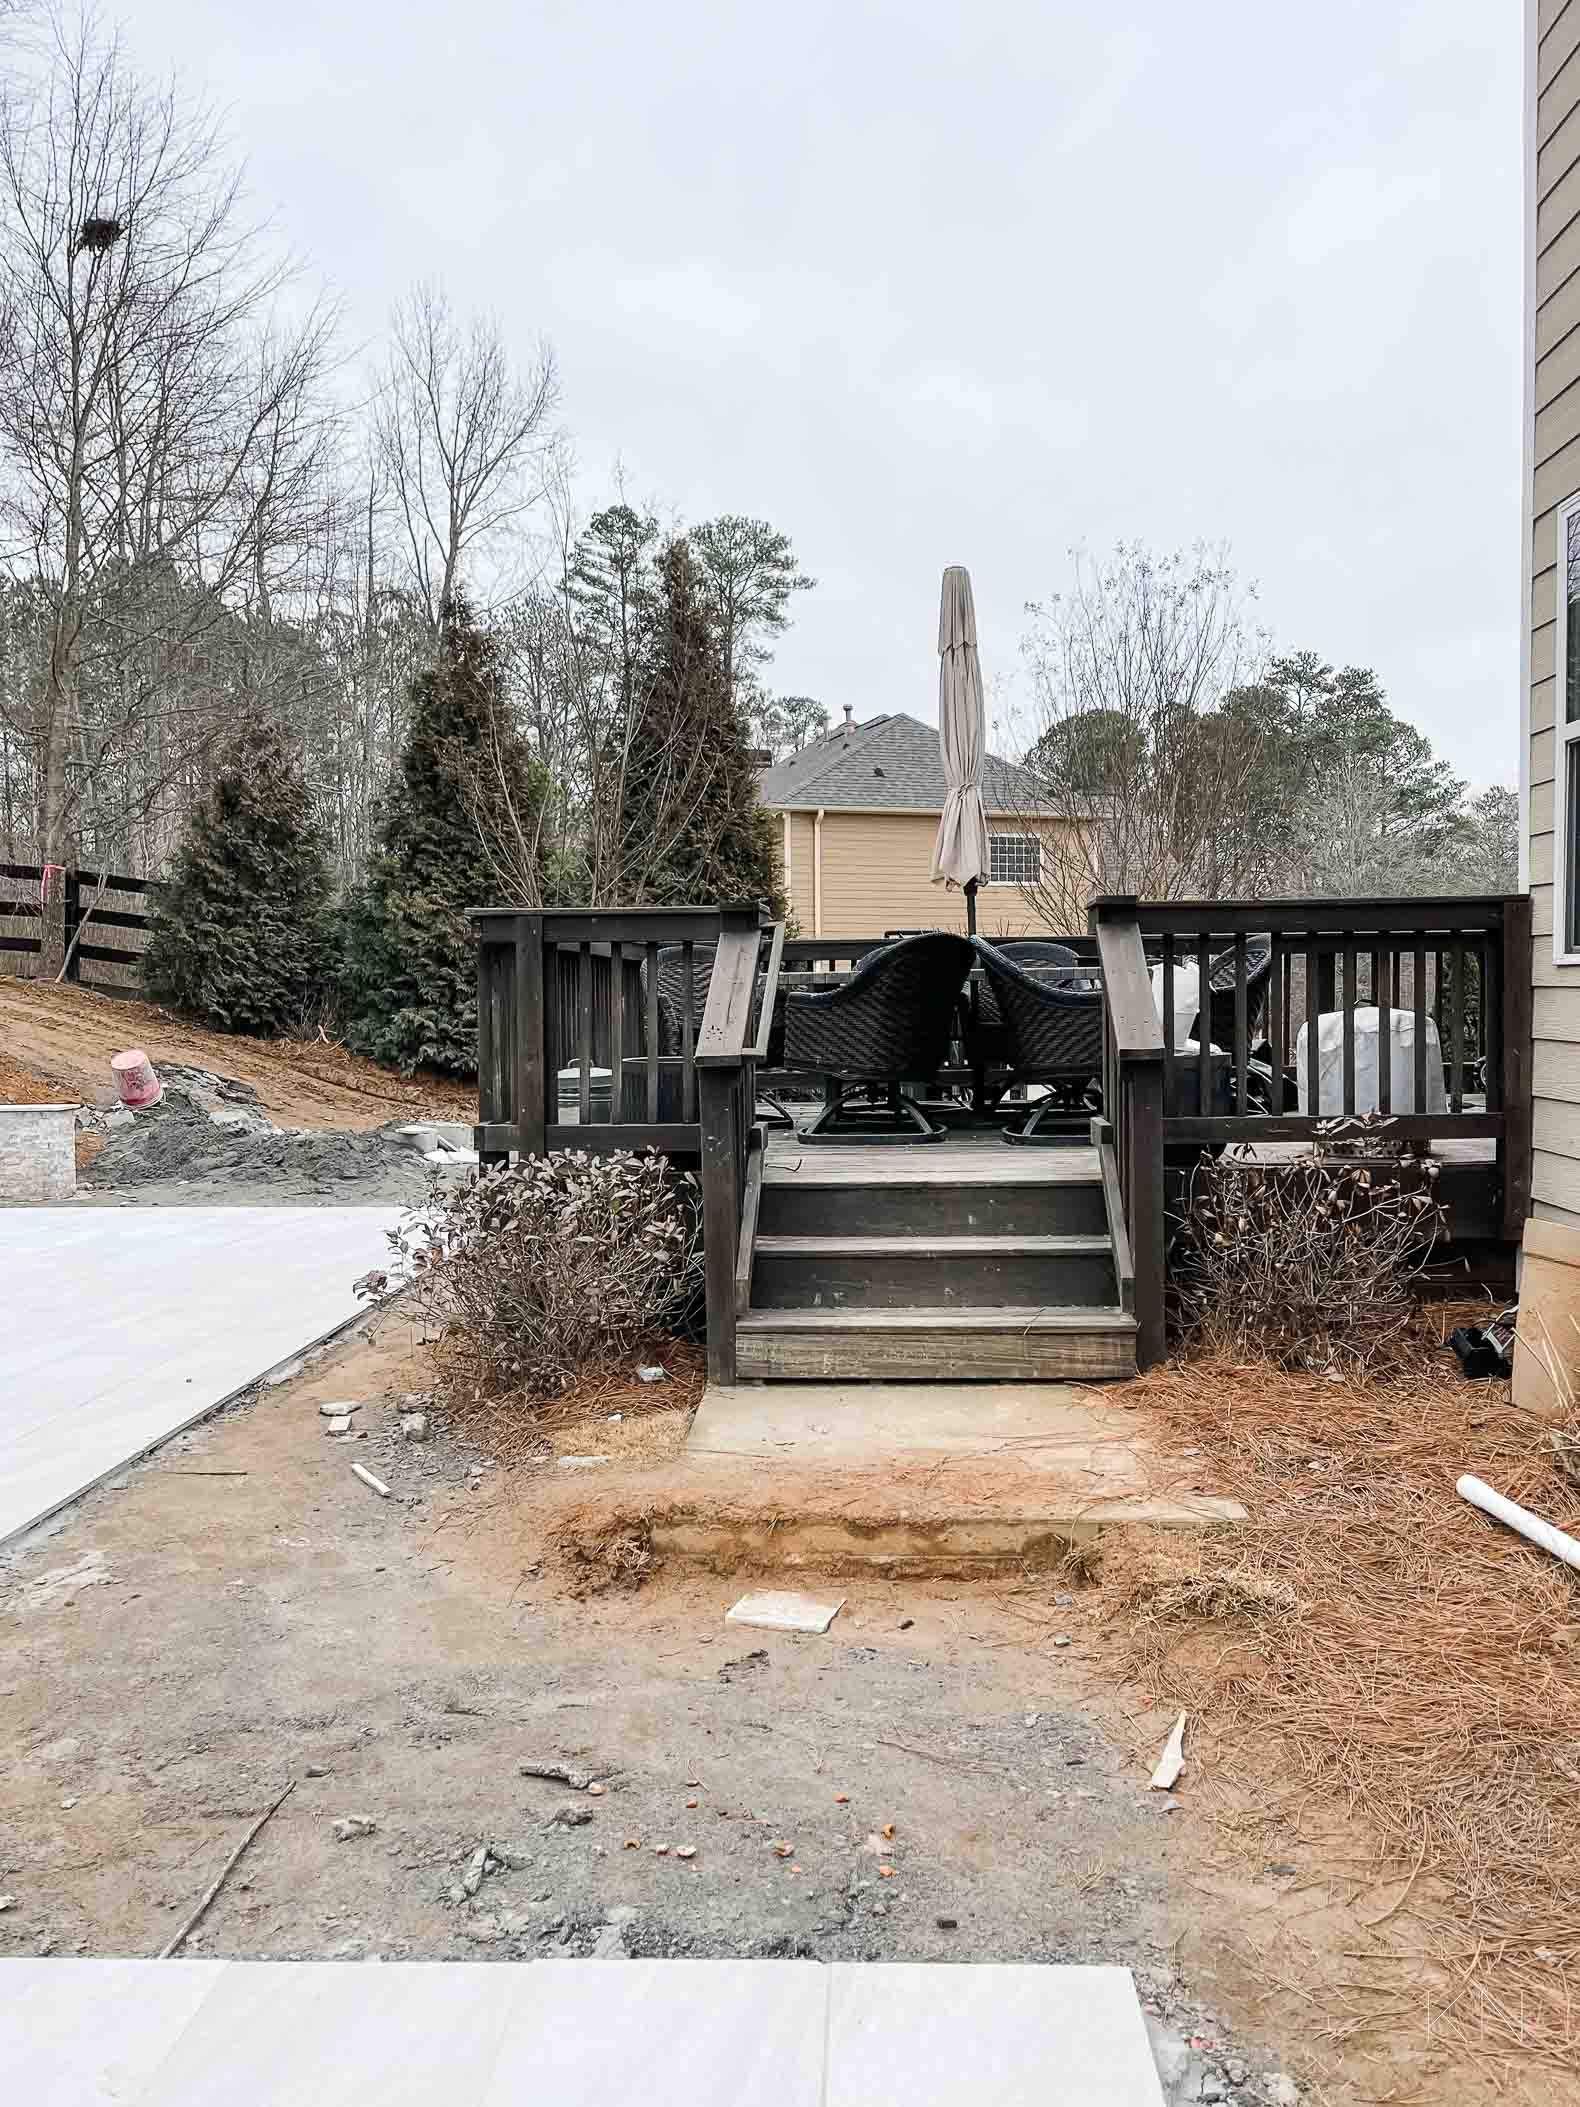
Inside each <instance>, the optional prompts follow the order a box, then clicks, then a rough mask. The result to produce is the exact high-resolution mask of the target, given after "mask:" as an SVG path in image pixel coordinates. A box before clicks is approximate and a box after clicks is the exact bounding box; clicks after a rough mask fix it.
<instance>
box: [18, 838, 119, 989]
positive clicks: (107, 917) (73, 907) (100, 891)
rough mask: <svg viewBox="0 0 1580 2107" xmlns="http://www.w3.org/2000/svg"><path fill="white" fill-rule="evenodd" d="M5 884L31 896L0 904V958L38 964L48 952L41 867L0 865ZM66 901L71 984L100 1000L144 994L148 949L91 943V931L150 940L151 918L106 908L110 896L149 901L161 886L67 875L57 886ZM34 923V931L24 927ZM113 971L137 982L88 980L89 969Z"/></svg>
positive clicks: (111, 876) (110, 876) (102, 875)
mask: <svg viewBox="0 0 1580 2107" xmlns="http://www.w3.org/2000/svg"><path fill="white" fill-rule="evenodd" d="M0 880H5V881H8V889H10V890H12V891H13V892H14V891H15V889H16V888H17V887H25V888H26V889H27V890H26V891H25V892H24V893H23V894H22V895H21V896H20V897H13V898H10V899H0V952H5V953H11V954H15V955H20V956H22V957H33V958H37V957H39V956H41V954H42V952H43V921H42V887H43V883H44V871H43V867H42V865H40V864H36V863H0ZM58 882H59V883H60V884H61V886H62V890H63V895H64V903H63V904H64V917H65V943H66V948H67V962H66V978H67V980H69V981H77V982H80V983H81V985H82V986H84V987H91V988H93V989H95V990H96V991H97V992H99V993H100V994H108V995H134V994H137V993H139V992H140V988H139V985H138V982H137V978H136V977H137V976H138V975H139V974H140V973H141V968H142V958H143V951H144V948H145V943H138V944H135V945H126V944H115V943H109V944H101V943H96V942H93V941H91V940H90V939H89V937H88V935H87V932H88V931H89V930H123V929H124V930H128V931H135V932H136V933H137V934H138V935H139V936H140V937H142V938H143V939H145V940H146V936H147V931H148V927H149V923H150V921H151V919H152V917H151V916H149V915H148V914H145V913H140V912H137V911H135V910H130V909H124V908H110V907H106V906H104V905H103V901H104V897H105V895H106V894H112V893H122V894H129V895H132V896H133V897H137V898H143V899H146V898H147V896H148V895H149V894H150V893H152V892H153V891H154V889H155V886H156V884H157V880H155V879H152V878H131V877H127V876H126V875H124V874H123V873H120V872H115V871H111V872H103V871H88V870H76V869H68V870H66V871H64V872H62V873H61V874H60V878H59V881H58ZM29 921H31V922H32V923H33V924H34V925H35V926H34V927H33V928H32V929H31V930H26V929H24V927H23V925H24V924H25V923H27V922H29ZM85 965H86V966H95V965H100V966H109V967H111V968H112V969H113V968H118V969H120V970H122V971H123V972H128V973H129V974H130V975H131V976H132V982H131V984H130V985H128V984H127V983H126V982H124V981H123V982H116V981H114V980H112V979H110V978H108V977H106V976H105V975H102V974H97V975H96V974H84V972H83V970H82V969H83V967H84V966H85Z"/></svg>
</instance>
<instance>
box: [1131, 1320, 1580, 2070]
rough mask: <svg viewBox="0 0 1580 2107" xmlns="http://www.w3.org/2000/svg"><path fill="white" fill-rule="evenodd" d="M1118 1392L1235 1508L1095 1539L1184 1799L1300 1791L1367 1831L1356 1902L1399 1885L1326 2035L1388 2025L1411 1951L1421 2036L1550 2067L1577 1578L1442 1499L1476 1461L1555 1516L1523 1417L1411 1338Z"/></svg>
mask: <svg viewBox="0 0 1580 2107" xmlns="http://www.w3.org/2000/svg"><path fill="white" fill-rule="evenodd" d="M1128 1395H1130V1396H1131V1397H1133V1398H1135V1400H1136V1401H1137V1404H1138V1406H1139V1407H1140V1408H1141V1409H1142V1410H1143V1411H1144V1412H1145V1414H1146V1416H1147V1419H1148V1421H1149V1422H1150V1424H1151V1426H1152V1428H1153V1429H1154V1430H1155V1432H1156V1435H1157V1437H1158V1442H1159V1447H1160V1450H1164V1449H1167V1450H1172V1451H1173V1453H1175V1454H1176V1455H1177V1454H1178V1452H1179V1449H1180V1448H1181V1447H1183V1446H1189V1447H1191V1448H1192V1449H1194V1450H1197V1451H1199V1460H1198V1461H1197V1462H1195V1463H1193V1464H1192V1466H1191V1468H1192V1472H1193V1474H1194V1475H1201V1476H1204V1477H1208V1478H1210V1479H1211V1482H1212V1484H1213V1486H1214V1488H1215V1489H1216V1490H1218V1491H1220V1492H1223V1493H1227V1494H1231V1495H1233V1496H1234V1497H1236V1498H1238V1499H1239V1500H1241V1501H1242V1502H1243V1503H1244V1505H1245V1506H1246V1508H1247V1510H1248V1514H1249V1520H1248V1521H1246V1522H1245V1523H1243V1524H1240V1525H1237V1526H1236V1527H1234V1528H1232V1529H1226V1530H1222V1531H1216V1532H1208V1533H1203V1534H1201V1535H1198V1536H1196V1537H1194V1538H1187V1537H1185V1536H1182V1535H1178V1534H1171V1535H1169V1536H1168V1537H1167V1538H1164V1537H1162V1536H1161V1534H1159V1535H1158V1536H1157V1537H1156V1538H1155V1539H1154V1540H1153V1541H1151V1542H1148V1543H1145V1544H1142V1543H1135V1542H1132V1543H1130V1544H1128V1545H1125V1546H1123V1547H1121V1546H1119V1545H1118V1544H1117V1542H1115V1540H1114V1539H1110V1542H1111V1543H1113V1544H1114V1549H1113V1550H1112V1551H1111V1552H1110V1553H1109V1555H1108V1556H1107V1557H1106V1558H1105V1570H1104V1586H1105V1593H1107V1594H1109V1595H1110V1599H1111V1600H1112V1602H1113V1605H1114V1608H1115V1611H1116V1616H1115V1621H1114V1626H1113V1629H1114V1632H1115V1635H1116V1638H1117V1639H1118V1641H1119V1644H1120V1646H1121V1648H1122V1652H1123V1658H1124V1665H1125V1668H1126V1670H1127V1672H1128V1673H1129V1674H1130V1675H1133V1676H1134V1677H1135V1679H1136V1680H1137V1682H1138V1683H1139V1685H1140V1686H1141V1687H1142V1688H1143V1689H1145V1690H1147V1691H1149V1692H1153V1693H1156V1694H1157V1695H1158V1697H1159V1698H1160V1699H1162V1700H1166V1701H1167V1702H1168V1703H1170V1704H1178V1705H1183V1706H1185V1707H1187V1708H1188V1709H1189V1711H1190V1712H1191V1715H1192V1719H1193V1721H1195V1722H1196V1723H1197V1728H1198V1729H1199V1731H1200V1732H1201V1733H1202V1734H1203V1736H1204V1748H1205V1749H1206V1751H1207V1752H1206V1753H1204V1756H1203V1760H1202V1763H1201V1765H1200V1766H1199V1769H1198V1777H1199V1780H1200V1782H1201V1787H1202V1789H1203V1791H1204V1792H1210V1790H1211V1785H1212V1781H1213V1780H1218V1781H1223V1782H1225V1783H1227V1781H1230V1780H1234V1781H1237V1785H1238V1788H1239V1789H1240V1790H1241V1791H1243V1790H1244V1788H1246V1787H1247V1786H1248V1785H1253V1784H1254V1783H1255V1782H1256V1781H1258V1780H1262V1781H1265V1782H1266V1783H1267V1785H1268V1786H1269V1788H1270V1790H1271V1792H1272V1794H1273V1799H1274V1807H1273V1809H1272V1810H1270V1818H1271V1819H1273V1820H1275V1821H1276V1822H1277V1823H1278V1824H1279V1825H1280V1828H1281V1829H1283V1828H1285V1827H1287V1824H1288V1822H1289V1821H1290V1819H1291V1813H1290V1809H1291V1806H1292V1804H1293V1803H1295V1802H1298V1801H1301V1800H1304V1799H1305V1798H1306V1797H1307V1796H1308V1795H1309V1794H1311V1793H1313V1792H1316V1793H1318V1794H1320V1795H1321V1796H1322V1797H1323V1799H1324V1800H1326V1801H1328V1802H1330V1803H1331V1801H1333V1800H1337V1801H1338V1802H1339V1803H1340V1804H1344V1805H1347V1806H1348V1807H1350V1808H1351V1809H1353V1810H1354V1811H1355V1812H1356V1813H1357V1814H1358V1815H1359V1816H1360V1817H1361V1818H1362V1819H1363V1821H1364V1822H1365V1823H1366V1824H1367V1826H1368V1827H1369V1829H1370V1830H1371V1832H1372V1834H1373V1836H1374V1837H1375V1838H1376V1840H1377V1843H1378V1846H1379V1860H1380V1863H1379V1865H1378V1867H1377V1869H1376V1871H1375V1872H1374V1873H1373V1874H1371V1875H1370V1876H1369V1877H1362V1879H1361V1880H1360V1881H1359V1882H1358V1883H1357V1887H1356V1893H1357V1894H1362V1895H1363V1894H1366V1893H1368V1891H1369V1890H1370V1887H1371V1884H1372V1882H1373V1881H1374V1880H1375V1879H1377V1878H1390V1877H1393V1876H1395V1875H1397V1876H1398V1877H1400V1878H1411V1876H1415V1877H1414V1878H1413V1879H1411V1886H1410V1889H1409V1890H1408V1895H1407V1898H1406V1900H1405V1902H1404V1904H1403V1905H1401V1903H1400V1902H1398V1901H1395V1902H1392V1903H1390V1904H1389V1905H1388V1906H1387V1908H1386V1909H1385V1910H1384V1911H1383V1912H1381V1913H1377V1914H1373V1915H1372V1916H1371V1917H1370V1918H1369V1919H1368V1922H1369V1923H1370V1924H1373V1925H1376V1926H1377V1927H1378V1929H1376V1930H1375V1931H1373V1932H1368V1934H1367V1939H1368V1940H1369V1942H1370V1947H1369V1956H1368V1957H1369V1958H1370V1959H1371V1960H1372V1961H1374V1962H1375V1966H1373V1967H1371V1968H1369V1969H1361V1970H1358V1971H1353V1972H1354V1973H1355V1974H1356V1975H1357V1976H1358V1977H1367V1976H1369V1978H1370V1981H1369V1984H1368V1983H1362V1982H1360V1981H1357V1982H1356V1983H1354V1984H1352V1986H1351V1988H1352V1991H1353V2010H1352V2012H1351V2014H1350V2020H1349V2021H1347V2022H1345V2023H1344V2025H1345V2027H1346V2028H1347V2030H1348V2034H1349V2035H1350V2036H1353V2035H1354V2034H1355V2033H1358V2032H1359V2030H1360V2029H1361V2028H1363V2027H1365V2026H1369V2025H1373V2024H1375V2025H1377V2026H1379V2027H1380V2028H1382V2029H1383V2031H1384V2035H1385V2038H1386V2032H1387V2029H1388V2028H1389V2027H1390V2026H1395V2025H1397V2024H1398V2023H1399V2021H1398V2019H1397V2015H1396V2016H1395V2017H1394V2018H1392V2019H1390V2018H1388V2017H1387V2011H1388V2008H1389V2007H1390V2004H1391V1996H1392V1993H1393V1992H1395V1991H1397V1990H1398V1987H1399V1986H1398V1979H1397V1975H1396V1972H1395V1971H1396V1969H1397V1967H1398V1966H1399V1965H1400V1964H1401V1961H1402V1959H1403V1958H1404V1957H1407V1956H1409V1955H1412V1954H1413V1955H1417V1956H1420V1957H1421V1958H1423V1959H1426V1960H1428V1961H1430V1963H1431V1964H1432V1966H1433V1967H1434V1968H1435V1969H1437V1970H1439V1971H1440V1975H1439V1981H1440V1983H1441V1984H1442V1986H1443V1987H1442V1994H1441V1998H1440V1999H1439V2000H1436V2001H1433V2002H1432V2003H1431V2005H1430V2008H1429V2009H1428V2008H1427V2007H1426V2005H1425V2004H1424V2003H1423V2002H1422V2001H1421V2000H1419V1999H1417V2000H1416V2001H1415V2003H1414V2004H1413V2005H1412V2006H1411V2010H1412V2012H1413V2015H1414V2017H1415V2018H1417V2019H1419V2020H1420V2021H1421V2023H1422V2024H1423V2025H1424V2026H1426V2027H1427V2028H1428V2029H1430V2030H1432V2031H1434V2032H1435V2033H1437V2034H1438V2035H1439V2036H1440V2037H1447V2038H1448V2039H1450V2040H1452V2041H1454V2042H1455V2043H1456V2045H1458V2046H1459V2047H1461V2048H1463V2049H1468V2050H1470V2051H1472V2052H1473V2053H1475V2054H1477V2055H1478V2056H1481V2057H1485V2058H1488V2059H1490V2060H1491V2061H1492V2062H1493V2063H1494V2064H1501V2065H1502V2066H1503V2069H1504V2073H1505V2075H1508V2076H1514V2075H1518V2074H1521V2073H1525V2074H1529V2072H1530V2069H1531V2065H1532V2061H1533V2059H1534V2060H1535V2061H1536V2062H1537V2063H1539V2064H1540V2065H1544V2066H1551V2067H1553V2068H1554V2069H1558V2068H1563V2069H1570V2070H1572V2069H1573V2068H1574V2067H1575V2066H1576V2064H1577V2063H1580V1935H1577V1931H1576V1922H1575V1901H1574V1898H1575V1896H1576V1894H1577V1893H1580V1594H1577V1589H1576V1579H1575V1576H1574V1575H1573V1574H1572V1573H1571V1572H1569V1570H1568V1569H1567V1568H1566V1567H1565V1566H1563V1565H1561V1564H1560V1563H1559V1562H1558V1561H1557V1560H1556V1559H1553V1558H1550V1557H1548V1556H1547V1555H1546V1554H1545V1553H1543V1552H1542V1551H1539V1550H1537V1549H1535V1548H1534V1547H1532V1546H1531V1545H1529V1544H1527V1543H1524V1542H1522V1541H1521V1539H1520V1538H1519V1537H1518V1536H1516V1535H1514V1534H1513V1533H1512V1532H1510V1531H1508V1530H1506V1529H1503V1528H1500V1527H1499V1526H1498V1525H1497V1524H1496V1523H1494V1522H1491V1521H1489V1520H1488V1519H1487V1518H1486V1517H1485V1516H1483V1515H1481V1514H1479V1513H1477V1511H1476V1510H1475V1509H1474V1508H1472V1507H1470V1506H1469V1505H1468V1504H1467V1503H1466V1502H1465V1501H1463V1500H1461V1499H1460V1498H1459V1497H1458V1496H1457V1494H1456V1492H1455V1489H1454V1488H1455V1480H1456V1478H1457V1477H1458V1476H1459V1475H1460V1474H1461V1473H1462V1472H1466V1471H1469V1472H1474V1473H1475V1474H1477V1475H1478V1476H1480V1477H1483V1478H1485V1479H1486V1480H1487V1482H1488V1483H1489V1484H1492V1485H1495V1486H1496V1487H1497V1488H1498V1489H1499V1490H1500V1491H1503V1492H1506V1493H1507V1494H1509V1496H1510V1497H1511V1498H1513V1499H1515V1500H1519V1501H1521V1502H1523V1503H1525V1504H1527V1505H1529V1506H1532V1507H1534V1508H1536V1509H1537V1511H1538V1512H1540V1513H1542V1514H1544V1515H1546V1516H1547V1517H1548V1518H1549V1519H1551V1520H1553V1521H1555V1522H1556V1523H1557V1524H1558V1525H1559V1527H1560V1528H1565V1529H1568V1530H1569V1531H1570V1532H1571V1533H1573V1532H1574V1531H1575V1530H1576V1529H1577V1527H1580V1491H1577V1490H1576V1489H1574V1488H1573V1487H1572V1486H1571V1485H1570V1484H1569V1483H1568V1482H1567V1481H1566V1480H1565V1478H1564V1477H1563V1476H1562V1475H1560V1473H1559V1471H1558V1470H1557V1469H1556V1468H1555V1462H1554V1456H1553V1452H1552V1449H1551V1448H1550V1447H1549V1446H1548V1444H1547V1443H1546V1442H1545V1440H1544V1439H1543V1438H1542V1437H1543V1430H1542V1429H1541V1427H1540V1426H1539V1425H1538V1424H1537V1423H1535V1422H1534V1421H1533V1419H1532V1416H1531V1415H1530V1414H1529V1413H1527V1412H1525V1411H1522V1410H1521V1409H1519V1408H1518V1407H1516V1406H1515V1405H1514V1403H1513V1400H1512V1396H1511V1386H1510V1385H1509V1384H1508V1383H1507V1382H1499V1381H1482V1382H1467V1381H1465V1380H1464V1379H1463V1378H1462V1377H1461V1376H1460V1374H1459V1372H1458V1370H1457V1368H1453V1367H1450V1366H1448V1365H1446V1364H1445V1363H1443V1362H1442V1361H1441V1360H1439V1361H1437V1362H1429V1361H1428V1360H1427V1358H1426V1356H1425V1355H1424V1354H1423V1355H1421V1356H1418V1358H1417V1360H1416V1363H1415V1365H1414V1366H1413V1368H1404V1369H1401V1370H1398V1371H1396V1372H1395V1374H1394V1376H1393V1378H1392V1379H1391V1380H1390V1381H1389V1382H1388V1383H1387V1384H1379V1383H1372V1382H1365V1381H1356V1382H1345V1383H1339V1384H1335V1383H1333V1382H1331V1381H1329V1380H1327V1379H1326V1378H1324V1377H1320V1376H1312V1375H1310V1374H1304V1375H1290V1374H1284V1373H1280V1372H1279V1371H1278V1370H1276V1369H1273V1368H1270V1367H1269V1366H1268V1365H1267V1364H1266V1363H1261V1364H1253V1365H1237V1364H1233V1363H1228V1362H1216V1363H1213V1362H1198V1363H1192V1364H1176V1365H1173V1366H1170V1367H1167V1368H1160V1369H1154V1370H1153V1371H1152V1372H1151V1373H1150V1374H1148V1375H1146V1376H1144V1377H1143V1378H1141V1380H1140V1381H1139V1382H1138V1383H1137V1384H1136V1385H1135V1386H1134V1387H1133V1388H1132V1389H1131V1390H1130V1391H1129V1392H1128ZM1270 1608H1271V1609H1272V1611H1273V1613H1272V1614H1269V1609H1270ZM1193 1609H1199V1610H1200V1612H1201V1615H1200V1616H1199V1617H1196V1616H1193V1615H1192V1614H1191V1611H1192V1610H1193ZM1374 1907H1375V1906H1374ZM1385 1919H1386V1921H1385ZM1374 2013H1375V2017H1373V2014H1374Z"/></svg>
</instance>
